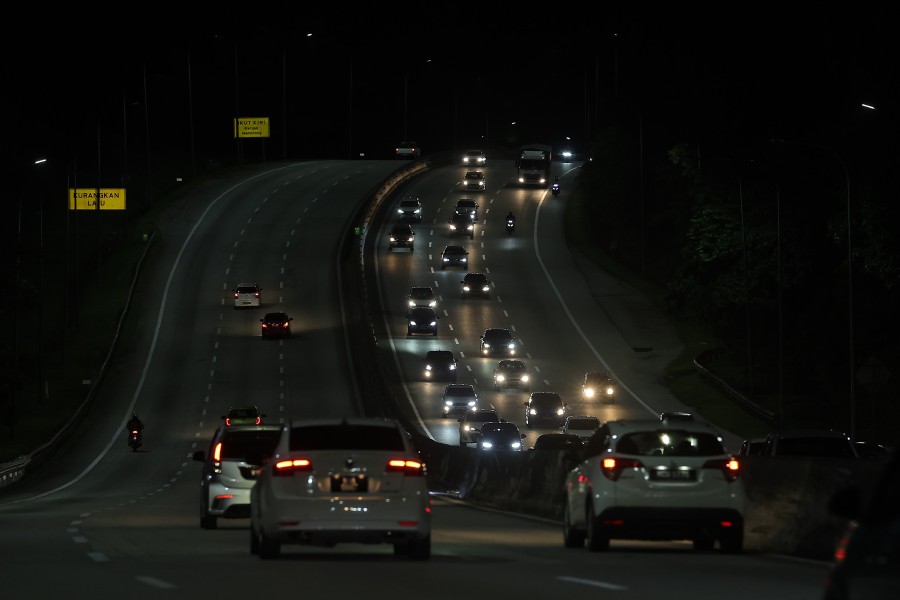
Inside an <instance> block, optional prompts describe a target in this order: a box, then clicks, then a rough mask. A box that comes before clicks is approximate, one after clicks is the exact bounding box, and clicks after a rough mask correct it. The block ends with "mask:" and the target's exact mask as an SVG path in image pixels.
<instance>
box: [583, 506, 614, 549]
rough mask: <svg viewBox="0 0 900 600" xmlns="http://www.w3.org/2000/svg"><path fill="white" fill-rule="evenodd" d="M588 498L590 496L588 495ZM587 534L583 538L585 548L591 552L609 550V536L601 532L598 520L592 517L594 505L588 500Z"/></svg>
mask: <svg viewBox="0 0 900 600" xmlns="http://www.w3.org/2000/svg"><path fill="white" fill-rule="evenodd" d="M588 498H590V495H588ZM586 522H587V532H585V538H586V539H587V547H588V550H590V551H591V552H604V551H606V550H609V535H608V534H607V533H606V532H604V531H603V525H602V524H601V523H600V519H599V518H598V517H596V516H594V503H593V502H591V501H590V500H589V501H588V506H587V517H586Z"/></svg>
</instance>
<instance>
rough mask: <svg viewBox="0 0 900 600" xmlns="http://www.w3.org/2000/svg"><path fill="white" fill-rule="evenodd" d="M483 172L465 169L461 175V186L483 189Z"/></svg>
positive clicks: (470, 188)
mask: <svg viewBox="0 0 900 600" xmlns="http://www.w3.org/2000/svg"><path fill="white" fill-rule="evenodd" d="M484 186H485V181H484V173H482V172H481V171H467V172H466V175H465V177H463V187H465V189H467V190H478V191H484Z"/></svg>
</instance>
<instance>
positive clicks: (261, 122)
mask: <svg viewBox="0 0 900 600" xmlns="http://www.w3.org/2000/svg"><path fill="white" fill-rule="evenodd" d="M234 137H242V138H267V137H269V117H257V118H249V117H244V118H240V119H235V120H234Z"/></svg>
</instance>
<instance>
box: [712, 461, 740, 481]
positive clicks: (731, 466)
mask: <svg viewBox="0 0 900 600" xmlns="http://www.w3.org/2000/svg"><path fill="white" fill-rule="evenodd" d="M703 468H704V469H721V471H722V473H724V474H725V479H726V480H727V481H737V479H738V477H740V475H741V463H740V461H738V459H736V458H734V457H732V458H717V459H713V460H708V461H706V462H705V463H703Z"/></svg>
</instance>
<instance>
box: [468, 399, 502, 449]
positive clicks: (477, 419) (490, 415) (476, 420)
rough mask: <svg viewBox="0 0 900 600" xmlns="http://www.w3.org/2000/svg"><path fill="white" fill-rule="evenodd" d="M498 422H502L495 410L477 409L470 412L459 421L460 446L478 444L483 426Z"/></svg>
mask: <svg viewBox="0 0 900 600" xmlns="http://www.w3.org/2000/svg"><path fill="white" fill-rule="evenodd" d="M497 421H500V417H499V416H497V411H496V410H494V409H493V408H475V409H472V410H470V411H468V412H467V413H466V414H465V415H463V416H462V418H460V420H459V445H460V446H467V445H469V444H477V443H478V436H479V435H481V426H482V425H483V424H485V423H491V422H497Z"/></svg>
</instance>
